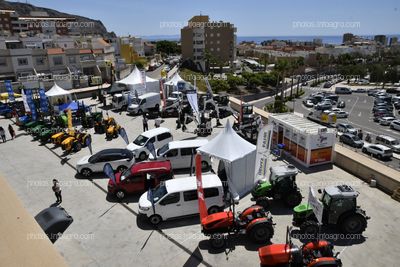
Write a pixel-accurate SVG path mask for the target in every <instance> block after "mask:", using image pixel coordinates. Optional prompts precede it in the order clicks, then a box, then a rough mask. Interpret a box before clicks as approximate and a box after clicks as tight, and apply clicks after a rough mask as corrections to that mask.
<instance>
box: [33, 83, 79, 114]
mask: <svg viewBox="0 0 400 267" xmlns="http://www.w3.org/2000/svg"><path fill="white" fill-rule="evenodd" d="M39 96H40V109H41V110H42V112H43V113H47V112H49V104H48V102H47V96H46V93H45V91H44V88H40V89H39ZM78 103H79V102H78Z"/></svg>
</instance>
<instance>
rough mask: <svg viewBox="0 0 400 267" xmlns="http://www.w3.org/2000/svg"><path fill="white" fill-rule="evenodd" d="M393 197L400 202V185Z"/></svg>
mask: <svg viewBox="0 0 400 267" xmlns="http://www.w3.org/2000/svg"><path fill="white" fill-rule="evenodd" d="M392 198H393V199H394V200H397V201H399V202H400V187H399V188H397V189H396V190H394V191H393V194H392Z"/></svg>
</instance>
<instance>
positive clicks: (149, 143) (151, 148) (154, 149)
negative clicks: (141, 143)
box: [146, 142, 157, 158]
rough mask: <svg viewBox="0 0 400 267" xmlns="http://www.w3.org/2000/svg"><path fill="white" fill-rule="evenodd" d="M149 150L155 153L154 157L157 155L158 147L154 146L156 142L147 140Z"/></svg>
mask: <svg viewBox="0 0 400 267" xmlns="http://www.w3.org/2000/svg"><path fill="white" fill-rule="evenodd" d="M146 148H147V150H149V152H150V153H151V154H152V155H153V157H154V158H156V157H157V155H156V148H155V147H154V144H153V143H152V142H147V144H146Z"/></svg>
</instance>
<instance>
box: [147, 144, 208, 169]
mask: <svg viewBox="0 0 400 267" xmlns="http://www.w3.org/2000/svg"><path fill="white" fill-rule="evenodd" d="M207 143H208V140H207V139H194V140H182V141H172V142H169V143H168V144H165V145H164V146H162V147H161V148H159V149H157V152H156V155H157V157H156V158H154V157H153V155H149V159H150V160H157V159H167V160H169V161H170V162H171V166H172V169H186V168H190V163H191V161H192V155H196V153H197V151H196V150H197V149H198V148H199V147H201V146H203V145H205V144H207ZM210 166H211V159H210V157H209V156H208V155H202V157H201V169H202V170H208V169H209V167H210ZM193 167H194V157H193Z"/></svg>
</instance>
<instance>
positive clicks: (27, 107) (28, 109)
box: [22, 89, 31, 112]
mask: <svg viewBox="0 0 400 267" xmlns="http://www.w3.org/2000/svg"><path fill="white" fill-rule="evenodd" d="M22 102H23V103H24V108H25V112H31V109H30V108H29V105H28V100H27V99H26V94H25V89H24V90H22Z"/></svg>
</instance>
